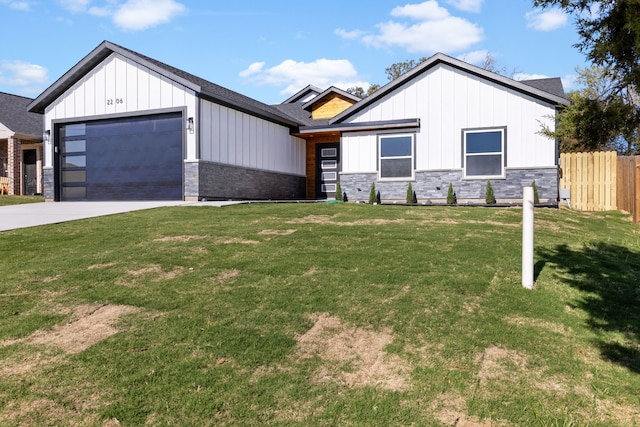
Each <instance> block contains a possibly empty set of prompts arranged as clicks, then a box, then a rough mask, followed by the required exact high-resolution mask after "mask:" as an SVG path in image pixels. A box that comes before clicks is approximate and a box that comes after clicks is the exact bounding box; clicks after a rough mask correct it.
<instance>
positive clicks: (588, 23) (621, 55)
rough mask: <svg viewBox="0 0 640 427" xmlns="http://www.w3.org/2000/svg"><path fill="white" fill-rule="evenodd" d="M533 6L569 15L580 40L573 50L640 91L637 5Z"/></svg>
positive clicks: (564, 1)
mask: <svg viewBox="0 0 640 427" xmlns="http://www.w3.org/2000/svg"><path fill="white" fill-rule="evenodd" d="M533 5H534V6H540V7H543V8H546V7H554V6H557V7H559V8H560V9H561V10H562V11H564V12H566V13H568V14H571V15H573V16H574V17H575V19H576V25H577V29H578V35H579V36H580V38H581V39H582V40H581V41H580V42H579V43H577V44H576V45H575V47H577V48H578V49H579V50H580V51H581V52H582V53H584V54H585V55H586V56H587V58H588V59H589V60H590V61H591V62H593V64H595V65H597V66H600V67H603V68H604V69H606V70H608V71H610V72H611V73H612V74H613V75H615V76H618V78H619V80H618V82H619V83H620V84H621V85H622V86H623V87H624V86H633V87H635V88H638V87H640V1H638V0H616V1H612V0H533Z"/></svg>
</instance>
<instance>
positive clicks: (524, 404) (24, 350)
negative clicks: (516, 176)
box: [0, 198, 640, 426]
mask: <svg viewBox="0 0 640 427" xmlns="http://www.w3.org/2000/svg"><path fill="white" fill-rule="evenodd" d="M0 200H2V198H0ZM521 218H522V211H521V210H520V209H516V208H508V209H500V208H479V207H475V208H471V207H469V208H467V207H406V206H371V205H358V204H352V203H347V204H252V205H236V206H229V207H225V208H214V207H200V206H190V207H172V208H162V209H154V210H148V211H139V212H133V213H129V214H122V215H113V216H108V217H102V218H96V219H90V220H82V221H75V222H70V223H63V224H56V225H49V226H42V227H35V228H30V229H22V230H15V231H10V232H5V233H0V257H1V259H2V261H1V264H0V265H1V266H2V269H1V271H2V274H1V276H0V277H1V278H0V373H1V375H0V425H107V426H113V425H131V426H134V425H135V426H137V425H145V424H146V425H194V426H204V425H234V426H235V425H287V426H289V425H300V426H308V425H322V426H325V425H362V426H371V425H380V426H386V425H465V426H472V425H473V426H476V425H477V426H490V425H491V426H511V425H517V426H531V425H540V426H568V425H575V426H583V425H589V426H612V425H618V426H630V425H638V424H640V394H639V393H638V390H640V338H639V334H640V279H639V277H640V227H638V226H637V225H633V224H632V223H631V222H630V221H629V220H628V217H627V216H625V215H622V214H619V213H597V214H586V213H577V212H572V211H568V210H564V209H563V210H557V209H538V210H536V255H535V263H536V275H537V283H536V287H535V289H534V290H532V291H530V290H526V289H523V288H522V287H521V276H520V269H521V251H520V243H521V236H522V229H521V227H520V222H521Z"/></svg>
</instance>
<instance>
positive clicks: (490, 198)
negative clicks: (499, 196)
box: [484, 181, 496, 205]
mask: <svg viewBox="0 0 640 427" xmlns="http://www.w3.org/2000/svg"><path fill="white" fill-rule="evenodd" d="M484 202H485V203H486V204H487V205H495V204H496V196H495V195H494V194H493V187H492V186H491V181H487V189H486V191H485V193H484Z"/></svg>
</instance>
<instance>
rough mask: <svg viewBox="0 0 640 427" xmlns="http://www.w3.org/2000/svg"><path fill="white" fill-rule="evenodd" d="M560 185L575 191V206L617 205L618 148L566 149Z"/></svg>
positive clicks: (603, 208)
mask: <svg viewBox="0 0 640 427" xmlns="http://www.w3.org/2000/svg"><path fill="white" fill-rule="evenodd" d="M560 167H561V168H562V178H560V188H565V189H569V190H570V191H571V207H572V208H573V209H577V210H580V211H609V210H615V209H617V201H616V171H617V159H616V152H615V151H606V152H598V153H562V154H561V155H560Z"/></svg>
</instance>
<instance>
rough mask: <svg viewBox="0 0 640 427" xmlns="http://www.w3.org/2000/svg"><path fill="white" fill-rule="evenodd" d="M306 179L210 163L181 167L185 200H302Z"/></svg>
mask: <svg viewBox="0 0 640 427" xmlns="http://www.w3.org/2000/svg"><path fill="white" fill-rule="evenodd" d="M305 186H306V178H305V177H302V176H296V175H287V174H282V173H276V172H268V171H263V170H258V169H251V168H243V167H238V166H231V165H225V164H221V163H212V162H203V161H200V162H189V163H187V164H185V198H198V199H211V200H214V199H254V200H269V199H271V200H290V199H304V198H305V195H306V194H305V193H306V187H305Z"/></svg>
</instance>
